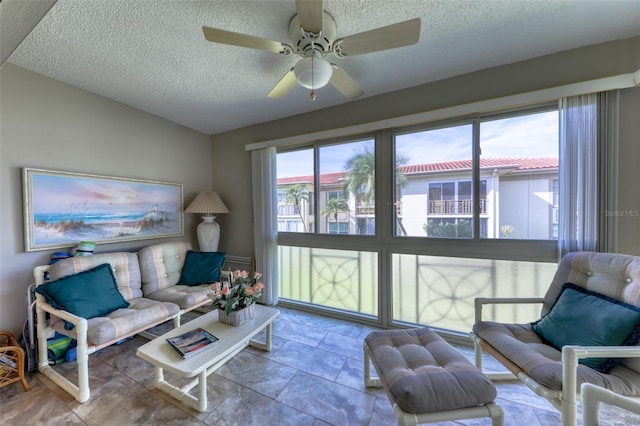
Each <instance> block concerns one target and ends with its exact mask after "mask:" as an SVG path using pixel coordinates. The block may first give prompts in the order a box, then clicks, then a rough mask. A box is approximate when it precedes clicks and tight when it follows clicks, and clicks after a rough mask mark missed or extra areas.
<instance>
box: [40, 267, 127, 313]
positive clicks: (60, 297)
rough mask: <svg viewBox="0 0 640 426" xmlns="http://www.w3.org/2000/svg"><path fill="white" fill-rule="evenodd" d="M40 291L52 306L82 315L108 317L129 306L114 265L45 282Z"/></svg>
mask: <svg viewBox="0 0 640 426" xmlns="http://www.w3.org/2000/svg"><path fill="white" fill-rule="evenodd" d="M36 292H38V293H40V294H41V295H43V296H44V298H45V299H46V300H47V302H49V304H50V305H51V306H53V307H54V308H56V309H61V310H64V311H67V312H71V313H72V314H74V315H77V316H79V317H82V318H86V319H89V318H94V317H104V316H106V315H108V314H110V313H111V312H113V311H115V310H117V309H121V308H126V307H128V306H129V302H127V301H126V300H125V299H124V297H122V294H120V292H119V291H118V285H117V283H116V278H115V276H114V275H113V270H112V269H111V265H109V264H108V263H103V264H102V265H99V266H96V267H95V268H92V269H88V270H86V271H83V272H79V273H77V274H73V275H67V276H66V277H62V278H60V279H58V280H55V281H51V282H48V283H46V284H41V285H39V286H37V287H36Z"/></svg>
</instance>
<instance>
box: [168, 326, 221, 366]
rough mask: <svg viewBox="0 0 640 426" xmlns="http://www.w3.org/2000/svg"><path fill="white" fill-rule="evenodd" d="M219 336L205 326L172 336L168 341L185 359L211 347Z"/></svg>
mask: <svg viewBox="0 0 640 426" xmlns="http://www.w3.org/2000/svg"><path fill="white" fill-rule="evenodd" d="M217 341H218V338H217V337H216V336H214V335H213V334H211V333H209V332H208V331H207V330H205V329H203V328H196V329H195V330H191V331H187V332H186V333H183V334H180V335H179V336H175V337H170V338H168V339H167V342H168V343H169V345H171V347H172V348H173V349H175V351H176V352H178V354H180V356H181V357H182V358H184V359H187V358H189V357H192V356H194V355H196V354H199V353H200V352H202V351H204V350H205V349H208V348H210V347H211V346H212V345H213V344H214V343H215V342H217Z"/></svg>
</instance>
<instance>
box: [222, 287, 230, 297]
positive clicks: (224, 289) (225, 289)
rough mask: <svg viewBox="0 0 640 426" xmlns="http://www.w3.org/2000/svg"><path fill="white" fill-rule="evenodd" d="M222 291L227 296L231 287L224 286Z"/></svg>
mask: <svg viewBox="0 0 640 426" xmlns="http://www.w3.org/2000/svg"><path fill="white" fill-rule="evenodd" d="M221 293H222V294H223V295H225V296H226V295H227V294H229V287H222V290H221Z"/></svg>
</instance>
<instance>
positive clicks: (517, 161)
mask: <svg viewBox="0 0 640 426" xmlns="http://www.w3.org/2000/svg"><path fill="white" fill-rule="evenodd" d="M395 152H396V162H397V163H398V162H400V163H402V164H403V165H402V166H400V167H399V168H398V177H396V179H397V183H398V185H396V191H397V192H398V193H399V195H398V194H396V197H395V198H396V199H399V200H400V202H401V206H402V208H401V209H400V210H398V211H397V212H396V216H397V219H396V223H397V224H401V226H396V235H399V236H422V237H429V238H474V237H475V238H481V239H483V238H501V239H522V240H548V239H554V238H557V221H556V222H554V214H555V213H556V212H557V200H556V199H554V189H553V188H554V184H553V182H554V180H557V178H558V112H557V110H552V111H542V112H540V111H536V112H526V113H520V114H517V115H514V114H513V113H511V114H509V115H497V116H489V117H481V118H474V119H470V120H469V123H467V124H459V123H456V124H452V125H450V126H447V127H439V128H436V129H433V130H430V129H428V130H417V131H410V132H398V133H397V135H396V137H395ZM474 154H475V155H474ZM555 216H557V214H555Z"/></svg>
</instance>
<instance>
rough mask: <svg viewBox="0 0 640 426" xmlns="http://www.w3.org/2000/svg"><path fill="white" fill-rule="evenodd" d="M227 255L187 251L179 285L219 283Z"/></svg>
mask: <svg viewBox="0 0 640 426" xmlns="http://www.w3.org/2000/svg"><path fill="white" fill-rule="evenodd" d="M225 255H226V253H223V252H206V251H193V250H189V251H187V257H186V258H185V260H184V266H183V267H182V273H181V274H180V280H178V284H184V285H201V284H207V283H214V282H216V281H218V280H219V279H220V268H222V264H223V263H224V258H225Z"/></svg>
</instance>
